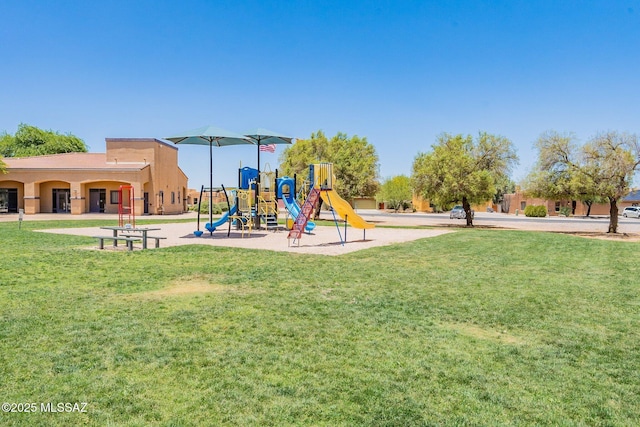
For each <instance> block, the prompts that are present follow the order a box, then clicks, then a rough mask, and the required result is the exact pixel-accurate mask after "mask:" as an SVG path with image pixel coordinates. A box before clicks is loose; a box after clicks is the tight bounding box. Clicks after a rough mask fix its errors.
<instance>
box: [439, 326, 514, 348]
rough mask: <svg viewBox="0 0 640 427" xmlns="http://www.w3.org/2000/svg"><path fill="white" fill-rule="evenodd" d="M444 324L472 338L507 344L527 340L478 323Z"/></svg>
mask: <svg viewBox="0 0 640 427" xmlns="http://www.w3.org/2000/svg"><path fill="white" fill-rule="evenodd" d="M443 326H444V327H445V328H447V329H451V330H453V331H456V332H457V333H459V334H461V335H464V336H467V337H471V338H479V339H483V340H489V341H495V342H501V343H505V344H525V340H523V339H522V338H519V337H516V336H515V335H511V334H509V333H507V331H493V330H490V329H484V328H481V327H479V326H478V325H470V324H466V323H446V324H444V325H443Z"/></svg>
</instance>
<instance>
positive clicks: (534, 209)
mask: <svg viewBox="0 0 640 427" xmlns="http://www.w3.org/2000/svg"><path fill="white" fill-rule="evenodd" d="M524 215H525V216H532V217H540V218H544V217H545V216H547V207H546V206H535V205H529V206H527V207H525V208H524Z"/></svg>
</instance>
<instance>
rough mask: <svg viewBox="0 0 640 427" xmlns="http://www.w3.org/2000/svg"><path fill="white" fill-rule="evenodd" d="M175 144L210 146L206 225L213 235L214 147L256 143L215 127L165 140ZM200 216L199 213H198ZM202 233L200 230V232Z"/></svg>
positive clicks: (192, 131)
mask: <svg viewBox="0 0 640 427" xmlns="http://www.w3.org/2000/svg"><path fill="white" fill-rule="evenodd" d="M165 139H166V140H169V141H171V142H173V143H175V144H192V145H208V146H209V222H208V223H207V224H206V228H207V230H209V232H210V233H211V234H213V230H215V227H213V225H212V224H213V213H212V210H211V204H212V200H213V147H214V146H215V147H225V146H228V145H245V144H248V145H255V144H256V142H255V141H254V140H253V139H251V138H248V137H246V136H244V135H240V134H238V133H235V132H231V131H229V130H226V129H222V128H219V127H215V126H202V127H199V128H196V129H191V130H188V131H186V132H183V133H181V134H178V135H175V136H170V137H168V138H165ZM198 215H199V213H198ZM198 231H200V230H198Z"/></svg>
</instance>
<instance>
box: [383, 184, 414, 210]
mask: <svg viewBox="0 0 640 427" xmlns="http://www.w3.org/2000/svg"><path fill="white" fill-rule="evenodd" d="M412 196H413V193H412V191H411V179H410V178H409V177H408V176H405V175H396V176H394V177H392V178H389V179H387V180H385V181H384V182H383V183H382V185H380V190H379V191H378V193H377V194H376V200H377V201H378V202H386V203H387V205H388V206H389V207H390V208H391V209H394V210H395V211H396V212H398V209H400V208H403V207H405V206H408V205H409V203H410V202H411V199H412Z"/></svg>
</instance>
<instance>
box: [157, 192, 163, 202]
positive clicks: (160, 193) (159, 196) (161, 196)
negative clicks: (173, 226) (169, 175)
mask: <svg viewBox="0 0 640 427" xmlns="http://www.w3.org/2000/svg"><path fill="white" fill-rule="evenodd" d="M158 199H159V200H160V205H164V191H160V192H159V193H158Z"/></svg>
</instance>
